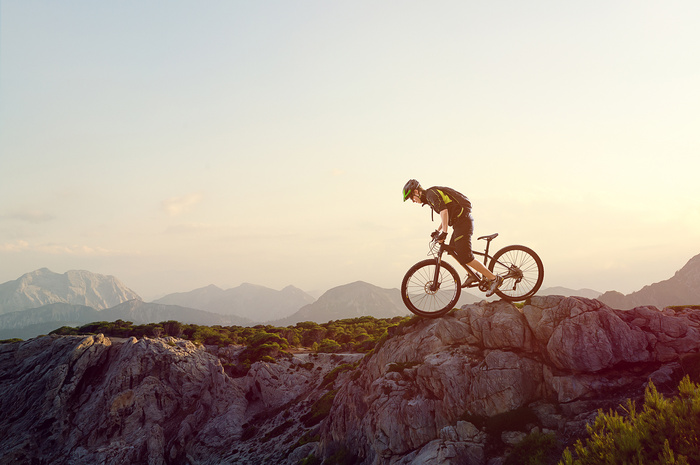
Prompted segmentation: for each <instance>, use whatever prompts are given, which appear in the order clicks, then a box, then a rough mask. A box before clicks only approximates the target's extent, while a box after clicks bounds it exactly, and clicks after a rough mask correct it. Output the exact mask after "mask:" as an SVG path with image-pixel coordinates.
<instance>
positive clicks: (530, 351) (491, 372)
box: [320, 297, 700, 465]
mask: <svg viewBox="0 0 700 465" xmlns="http://www.w3.org/2000/svg"><path fill="white" fill-rule="evenodd" d="M699 329H700V312H698V311H692V310H676V311H674V310H668V309H667V310H664V311H663V312H661V311H658V310H657V309H654V308H649V307H641V308H637V309H634V310H631V311H619V310H613V309H611V308H609V307H607V306H605V305H604V304H602V303H600V302H599V301H596V300H589V299H584V298H564V297H543V298H540V297H535V298H533V299H532V301H531V303H530V304H529V305H526V306H525V307H524V308H523V309H522V311H521V310H519V309H517V308H515V307H513V306H512V305H510V304H507V303H504V302H497V303H493V304H483V305H471V306H466V307H464V308H463V309H462V310H459V311H456V312H453V314H451V315H449V316H448V317H446V318H442V319H438V320H417V321H416V323H415V324H413V325H407V326H404V327H401V328H400V329H399V330H398V334H396V335H395V336H394V337H392V338H390V339H388V340H387V341H386V343H385V344H384V345H383V346H382V347H381V348H379V349H378V350H377V351H376V353H375V354H374V355H373V356H371V357H367V358H366V359H365V360H363V362H362V364H361V365H360V366H359V367H358V369H357V373H358V376H357V379H356V380H354V381H352V382H350V383H348V384H346V385H344V386H343V387H341V388H340V390H339V392H338V394H337V395H336V398H335V402H334V404H333V410H332V411H331V414H330V415H329V419H328V421H327V422H326V423H325V425H324V428H323V432H322V437H321V438H322V439H321V443H320V448H321V453H322V454H323V455H329V454H332V453H334V451H337V450H339V449H346V450H349V451H353V453H354V454H356V456H357V457H358V463H362V464H365V465H369V464H399V463H400V464H409V463H415V464H418V463H433V462H430V461H425V460H426V457H427V458H430V459H431V460H437V462H435V463H441V464H464V463H468V464H484V463H486V459H487V458H488V457H489V456H490V455H493V454H494V453H496V452H495V451H497V450H498V446H502V445H503V444H502V443H503V441H502V439H500V436H499V437H497V438H493V437H491V438H488V437H487V435H485V434H483V433H484V430H483V429H480V428H477V427H476V425H475V423H482V424H483V423H484V422H485V421H486V420H485V419H487V418H493V417H496V416H498V415H508V414H509V412H510V413H513V412H516V413H515V414H514V415H515V417H514V418H513V419H512V421H511V423H516V424H517V423H518V421H517V420H518V418H517V417H518V416H520V417H523V416H524V417H528V418H529V420H528V423H530V425H529V426H528V425H519V426H515V425H513V426H512V428H514V429H516V431H515V432H517V431H518V430H517V428H520V429H526V430H527V431H530V430H532V429H533V428H538V429H540V430H556V431H557V432H558V434H559V435H563V436H567V435H568V436H569V437H572V435H573V436H576V435H578V434H581V433H583V431H584V429H585V424H586V422H587V421H589V420H590V419H591V418H592V417H594V416H595V414H596V411H597V409H598V408H602V407H606V408H607V407H614V406H616V405H617V404H618V403H620V402H622V401H623V400H624V399H626V398H628V397H635V396H638V395H640V394H641V392H642V390H643V388H644V387H645V384H646V383H647V382H648V380H649V379H653V380H654V381H655V382H657V383H658V384H660V385H664V384H665V383H667V384H668V385H669V386H671V385H673V382H672V381H674V382H677V381H678V379H679V377H680V372H681V371H682V370H681V365H680V362H681V359H682V357H683V356H684V354H696V353H697V352H698V350H700V332H698V331H699ZM482 428H483V426H482ZM492 433H493V432H492ZM500 433H502V431H501V432H500ZM496 443H498V444H496Z"/></svg>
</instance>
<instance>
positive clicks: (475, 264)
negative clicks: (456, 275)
mask: <svg viewBox="0 0 700 465" xmlns="http://www.w3.org/2000/svg"><path fill="white" fill-rule="evenodd" d="M467 266H468V267H470V268H472V269H474V270H476V271H478V272H479V273H481V275H482V276H483V277H484V278H486V279H487V280H488V281H493V280H494V279H496V275H495V274H493V273H491V272H490V271H489V270H488V268H486V267H485V266H484V264H483V263H481V262H480V261H479V260H477V259H474V260H472V261H470V262H469V263H467Z"/></svg>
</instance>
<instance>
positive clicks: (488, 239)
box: [479, 233, 498, 241]
mask: <svg viewBox="0 0 700 465" xmlns="http://www.w3.org/2000/svg"><path fill="white" fill-rule="evenodd" d="M497 237H498V233H494V234H491V235H490V236H481V237H480V238H479V239H486V240H487V241H492V240H494V239H495V238H497Z"/></svg>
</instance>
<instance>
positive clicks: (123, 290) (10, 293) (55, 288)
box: [0, 268, 140, 314]
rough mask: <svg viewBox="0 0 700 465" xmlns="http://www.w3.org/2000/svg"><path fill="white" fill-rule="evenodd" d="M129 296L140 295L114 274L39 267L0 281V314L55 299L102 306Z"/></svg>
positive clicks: (48, 302)
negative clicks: (60, 272)
mask: <svg viewBox="0 0 700 465" xmlns="http://www.w3.org/2000/svg"><path fill="white" fill-rule="evenodd" d="M132 299H140V297H139V296H138V294H136V293H135V292H134V291H132V290H131V289H129V288H128V287H126V286H125V285H124V284H122V283H121V282H120V281H119V280H118V279H116V278H115V277H114V276H105V275H101V274H97V273H92V272H90V271H84V270H72V271H68V272H66V273H64V274H58V273H54V272H53V271H51V270H49V269H48V268H40V269H38V270H35V271H32V272H30V273H26V274H24V275H22V276H21V277H19V278H18V279H16V280H14V281H8V282H6V283H4V284H1V285H0V314H3V313H10V312H16V311H21V310H26V309H30V308H37V307H41V306H43V305H48V304H53V303H59V302H63V303H67V304H74V305H85V306H88V307H92V308H94V309H96V310H102V309H105V308H109V307H112V306H114V305H117V304H119V303H121V302H124V301H127V300H132Z"/></svg>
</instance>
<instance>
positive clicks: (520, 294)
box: [489, 245, 544, 302]
mask: <svg viewBox="0 0 700 465" xmlns="http://www.w3.org/2000/svg"><path fill="white" fill-rule="evenodd" d="M489 271H491V272H492V273H493V274H497V275H499V276H502V277H503V278H504V280H503V284H502V285H501V287H500V288H499V289H498V290H497V291H496V294H497V295H498V296H499V297H501V298H502V299H504V300H508V301H511V302H517V301H521V300H525V299H528V298H529V297H532V296H533V295H535V293H536V292H537V291H538V290H539V289H540V286H541V285H542V281H543V280H544V265H543V264H542V260H541V259H540V257H539V256H538V255H537V254H536V253H535V252H534V251H533V250H532V249H530V248H528V247H525V246H522V245H509V246H508V247H504V248H502V249H501V250H499V251H498V252H496V253H495V254H494V256H493V258H492V259H491V262H490V263H489Z"/></svg>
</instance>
